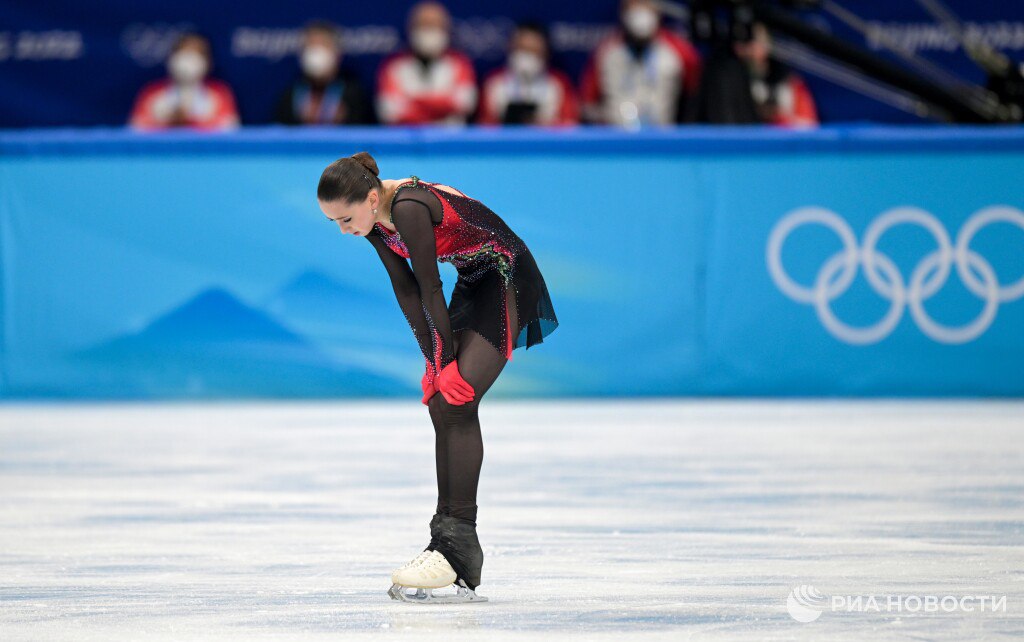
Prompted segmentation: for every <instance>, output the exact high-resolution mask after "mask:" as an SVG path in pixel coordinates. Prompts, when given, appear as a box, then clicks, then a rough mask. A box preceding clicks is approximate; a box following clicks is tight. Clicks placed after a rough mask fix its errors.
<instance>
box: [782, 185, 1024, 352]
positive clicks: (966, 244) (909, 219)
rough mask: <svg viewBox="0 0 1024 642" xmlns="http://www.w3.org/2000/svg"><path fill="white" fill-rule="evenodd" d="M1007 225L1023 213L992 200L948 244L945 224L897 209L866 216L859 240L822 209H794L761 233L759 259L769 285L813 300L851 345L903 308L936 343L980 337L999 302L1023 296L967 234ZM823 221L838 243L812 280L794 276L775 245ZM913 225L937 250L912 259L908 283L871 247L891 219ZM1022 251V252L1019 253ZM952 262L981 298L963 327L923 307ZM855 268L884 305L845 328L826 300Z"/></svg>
mask: <svg viewBox="0 0 1024 642" xmlns="http://www.w3.org/2000/svg"><path fill="white" fill-rule="evenodd" d="M1000 222H1001V223H1009V224H1011V225H1015V226H1017V227H1019V228H1020V229H1021V230H1024V212H1021V211H1020V210H1019V209H1017V208H1014V207H1010V206H1007V205H993V206H991V207H986V208H984V209H981V210H978V211H977V212H975V213H973V214H972V215H971V216H970V217H969V218H968V219H967V220H966V221H965V222H964V224H963V226H961V227H960V230H959V232H958V233H957V235H956V243H952V242H950V237H949V233H948V232H947V231H946V228H945V227H944V226H943V225H942V223H940V222H939V220H938V219H936V218H935V217H934V216H932V215H931V214H930V213H928V212H926V211H925V210H923V209H920V208H918V207H910V206H907V207H896V208H893V209H890V210H887V211H885V212H883V213H882V214H881V215H880V216H878V218H876V219H875V220H874V221H872V222H871V224H870V225H869V226H868V229H867V231H866V232H865V233H864V241H863V243H862V244H861V245H859V246H858V244H857V238H856V236H854V233H853V230H852V229H851V228H850V225H849V224H848V223H847V222H846V221H845V220H843V218H842V217H841V216H839V215H838V214H836V213H835V212H833V211H831V210H829V209H826V208H823V207H813V206H812V207H801V208H799V209H796V210H793V211H792V212H789V213H788V214H786V215H785V216H784V217H782V219H781V220H780V221H779V222H778V223H776V224H775V227H774V228H773V229H772V231H771V234H770V235H769V237H768V247H767V253H766V259H767V261H768V272H769V273H770V274H771V277H772V280H773V281H775V285H776V286H778V288H779V289H780V290H781V291H782V292H783V293H784V294H785V295H786V296H788V297H789V298H791V299H793V300H794V301H797V302H799V303H806V304H808V305H812V306H814V310H815V312H816V313H817V315H818V319H819V320H820V321H821V323H822V325H824V326H825V329H826V330H828V332H829V333H830V334H832V336H834V337H835V338H837V339H839V340H840V341H845V342H846V343H850V344H854V345H867V344H872V343H877V342H879V341H881V340H882V339H884V338H886V337H887V336H889V334H891V333H892V331H893V329H895V328H896V325H897V324H898V323H899V322H900V319H901V318H902V316H903V310H904V308H905V307H909V308H910V315H911V317H912V318H913V319H914V322H915V323H916V324H917V327H918V328H920V330H921V332H923V333H924V334H925V335H927V336H928V337H930V338H932V339H933V340H935V341H938V342H940V343H949V344H957V343H967V342H968V341H973V340H975V339H977V338H978V337H979V336H981V335H982V334H983V333H984V332H985V331H986V330H987V329H988V327H989V326H990V325H991V324H992V321H993V320H994V319H995V316H996V312H997V311H998V309H999V305H1000V304H1001V303H1007V302H1010V301H1014V300H1016V299H1020V298H1021V297H1022V296H1024V276H1022V277H1020V278H1019V279H1018V280H1016V281H1014V282H1012V283H1009V284H1006V285H1002V284H1000V283H999V280H998V278H997V277H996V273H995V270H994V269H993V268H992V264H991V263H990V262H989V261H988V260H987V259H986V258H985V257H983V256H982V255H981V254H978V253H977V252H975V251H974V250H972V249H971V240H972V239H973V238H974V236H975V235H976V234H977V233H978V232H979V231H980V230H981V229H982V228H984V227H986V226H987V225H990V224H992V223H1000ZM811 224H817V225H823V226H825V227H826V228H828V229H830V230H832V232H834V233H835V234H836V236H838V237H839V240H840V241H841V242H842V244H843V249H842V250H840V251H839V252H836V253H835V254H833V255H832V256H831V257H829V258H828V259H826V260H825V261H824V263H823V264H822V265H821V267H820V269H819V270H818V273H817V275H816V276H815V279H814V284H813V285H812V286H809V287H808V286H804V285H800V284H799V283H797V282H796V281H794V280H793V279H792V278H791V277H790V275H789V274H788V273H787V272H786V270H785V268H784V267H783V265H782V246H783V244H784V243H785V242H786V238H787V237H788V236H789V235H790V233H791V232H793V230H795V229H797V228H798V227H801V226H803V225H811ZM908 224H909V225H917V226H919V227H921V228H924V230H926V231H927V232H928V233H929V234H930V235H931V236H932V238H933V239H934V240H935V244H936V248H935V249H934V250H933V251H931V252H929V253H928V254H925V255H924V256H922V257H921V259H920V260H919V261H918V262H917V264H916V266H915V267H914V269H913V271H912V273H911V275H910V282H909V283H907V282H906V281H905V280H904V278H903V275H902V274H901V273H900V271H899V269H898V268H897V267H896V264H895V263H894V262H893V260H892V259H891V258H889V257H888V256H886V255H885V254H884V253H883V252H880V251H879V250H878V241H879V239H880V238H881V237H882V235H883V234H885V233H886V232H887V231H888V230H890V229H892V228H893V227H895V226H897V225H908ZM1018 256H1024V252H1022V253H1021V254H1018ZM954 265H955V266H956V271H957V275H958V276H959V278H960V280H961V281H962V282H963V284H964V286H965V287H966V288H967V289H968V290H969V291H970V292H971V293H972V294H974V295H975V296H977V297H978V298H979V299H981V300H982V302H983V306H982V309H981V312H980V313H978V315H977V316H976V317H975V318H974V319H973V320H972V321H970V322H968V323H966V324H964V325H962V326H947V325H943V324H940V323H939V322H937V321H936V320H935V319H933V318H932V317H931V316H930V315H929V314H928V312H927V310H925V301H927V300H928V299H929V298H930V297H932V296H933V295H935V293H936V292H938V291H939V290H940V289H941V288H942V287H943V286H944V285H945V284H946V280H947V278H948V277H949V274H950V268H952V267H953V266H954ZM858 267H863V268H864V275H865V277H866V278H867V282H868V284H869V285H870V286H871V289H872V290H874V291H875V293H877V294H878V296H880V297H882V298H883V299H885V300H887V301H888V302H889V310H888V312H886V314H885V315H884V316H883V317H882V319H881V320H880V321H878V322H877V323H875V324H873V325H870V326H852V325H849V324H847V323H845V322H843V321H841V320H839V318H838V317H837V316H836V315H835V313H834V312H833V310H832V306H831V303H832V301H834V300H835V299H837V298H838V297H840V296H842V294H843V293H844V292H846V290H847V289H848V288H849V287H850V284H851V283H852V282H853V280H854V278H855V277H856V276H857V272H858Z"/></svg>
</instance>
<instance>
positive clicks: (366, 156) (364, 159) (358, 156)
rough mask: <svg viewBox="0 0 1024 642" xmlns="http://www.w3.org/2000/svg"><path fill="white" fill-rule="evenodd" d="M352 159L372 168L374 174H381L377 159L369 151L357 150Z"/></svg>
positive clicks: (369, 168)
mask: <svg viewBox="0 0 1024 642" xmlns="http://www.w3.org/2000/svg"><path fill="white" fill-rule="evenodd" d="M352 160H354V161H355V162H357V163H359V164H360V165H362V166H363V167H365V168H366V169H368V170H370V172H371V173H372V174H373V175H374V176H380V170H379V169H377V161H375V160H373V156H370V153H369V152H356V153H355V154H352Z"/></svg>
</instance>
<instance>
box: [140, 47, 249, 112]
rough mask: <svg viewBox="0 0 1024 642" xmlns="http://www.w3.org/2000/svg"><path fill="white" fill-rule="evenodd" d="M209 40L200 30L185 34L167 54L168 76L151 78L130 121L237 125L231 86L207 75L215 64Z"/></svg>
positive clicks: (142, 91)
mask: <svg viewBox="0 0 1024 642" xmlns="http://www.w3.org/2000/svg"><path fill="white" fill-rule="evenodd" d="M212 63H213V57H212V56H211V54H210V42H209V41H208V40H207V39H206V38H205V37H204V36H202V35H200V34H198V33H186V34H182V35H181V36H180V37H179V38H178V40H177V41H176V42H175V43H174V46H173V47H171V53H170V55H169V56H168V58H167V71H168V73H169V74H170V77H168V78H161V79H160V80H154V81H153V82H150V83H149V84H147V85H146V86H145V87H143V88H142V90H141V91H140V92H139V95H138V96H137V97H136V99H135V106H134V108H133V109H132V114H131V119H130V121H129V124H130V125H131V126H132V127H135V128H138V129H164V128H168V127H194V128H197V129H203V130H218V129H231V128H234V127H237V126H238V111H237V109H236V108H235V97H234V94H232V92H231V88H230V87H229V86H228V85H227V83H224V82H222V81H220V80H215V79H212V78H207V74H208V73H209V72H210V68H211V67H212Z"/></svg>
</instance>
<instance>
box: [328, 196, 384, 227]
mask: <svg viewBox="0 0 1024 642" xmlns="http://www.w3.org/2000/svg"><path fill="white" fill-rule="evenodd" d="M317 202H318V203H319V204H320V210H321V211H323V213H324V215H326V216H327V218H328V219H329V220H331V221H334V223H336V224H337V226H338V229H340V230H341V233H342V234H352V235H354V236H366V235H367V234H369V233H370V230H372V229H373V225H374V223H376V216H375V215H374V213H373V210H375V209H377V206H378V204H379V203H380V195H379V194H378V193H377V190H376V189H372V190H370V193H369V194H367V195H366V199H365V200H363V201H359V202H356V203H347V202H345V201H344V200H337V201H329V202H327V201H321V200H317Z"/></svg>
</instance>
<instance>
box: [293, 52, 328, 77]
mask: <svg viewBox="0 0 1024 642" xmlns="http://www.w3.org/2000/svg"><path fill="white" fill-rule="evenodd" d="M336 60H337V59H336V57H335V55H334V52H333V51H331V50H330V49H328V48H327V47H322V46H320V45H311V46H309V47H306V48H305V49H303V50H302V58H301V60H300V62H301V64H302V71H303V72H305V73H306V75H307V76H311V77H313V78H321V77H323V76H328V75H330V74H331V72H333V71H334V66H335V64H336Z"/></svg>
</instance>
